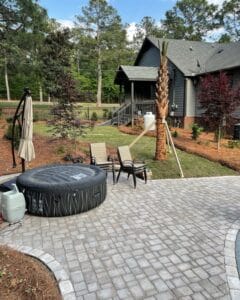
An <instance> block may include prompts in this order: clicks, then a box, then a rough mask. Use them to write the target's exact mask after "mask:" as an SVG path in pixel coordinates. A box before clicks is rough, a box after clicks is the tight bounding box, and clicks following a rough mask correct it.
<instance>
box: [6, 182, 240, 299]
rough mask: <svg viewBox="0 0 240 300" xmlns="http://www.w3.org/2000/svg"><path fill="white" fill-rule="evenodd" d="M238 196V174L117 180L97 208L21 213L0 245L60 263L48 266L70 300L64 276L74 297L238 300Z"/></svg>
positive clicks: (239, 225)
mask: <svg viewBox="0 0 240 300" xmlns="http://www.w3.org/2000/svg"><path fill="white" fill-rule="evenodd" d="M129 180H131V179H129ZM239 194H240V177H219V178H198V179H177V180H156V181H149V182H148V184H147V185H145V184H141V183H140V182H139V183H138V185H137V189H136V190H134V189H133V188H132V185H131V183H129V181H127V180H126V178H124V176H122V178H120V182H119V183H118V184H116V185H112V183H111V180H109V183H108V195H107V198H106V200H105V202H104V203H102V205H101V206H99V207H98V208H95V209H94V210H91V211H89V212H86V213H83V214H80V215H75V216H69V217H64V218H39V217H34V216H27V217H26V218H25V220H24V222H23V226H21V227H16V228H13V229H12V230H10V231H9V230H8V231H7V229H3V230H2V231H1V232H0V243H4V244H11V243H12V244H15V245H17V246H21V247H20V249H21V248H22V249H23V250H25V251H26V252H27V251H30V250H29V249H31V248H37V250H35V251H36V254H38V255H39V256H41V258H42V259H43V260H44V261H45V262H46V263H49V264H51V261H53V260H56V261H57V262H59V263H60V265H61V267H63V268H64V269H65V271H59V272H58V268H59V264H57V263H56V262H55V261H54V262H53V263H52V264H51V267H52V268H53V269H55V270H56V274H57V279H61V280H62V281H61V289H62V290H63V291H64V293H65V295H66V297H68V299H71V297H73V295H74V294H73V290H72V287H71V285H70V284H69V281H68V280H67V278H68V276H69V278H70V279H71V281H72V283H73V287H74V290H75V293H76V296H77V299H161V300H164V299H199V300H201V299H214V298H215V299H230V296H232V298H233V299H238V297H239V295H240V284H239V281H238V277H237V273H236V261H235V257H234V246H235V245H234V242H235V238H236V234H237V232H238V229H239V228H240V222H236V220H237V219H238V218H239V210H240V199H239ZM235 222H236V223H235ZM41 251H43V252H44V253H45V254H42V253H43V252H41ZM30 254H31V253H30ZM65 272H66V273H65ZM229 287H230V289H229ZM66 299H67V298H66Z"/></svg>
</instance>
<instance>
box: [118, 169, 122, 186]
mask: <svg viewBox="0 0 240 300" xmlns="http://www.w3.org/2000/svg"><path fill="white" fill-rule="evenodd" d="M121 171H122V169H121V168H120V169H119V172H118V176H117V183H118V179H119V177H120V173H121Z"/></svg>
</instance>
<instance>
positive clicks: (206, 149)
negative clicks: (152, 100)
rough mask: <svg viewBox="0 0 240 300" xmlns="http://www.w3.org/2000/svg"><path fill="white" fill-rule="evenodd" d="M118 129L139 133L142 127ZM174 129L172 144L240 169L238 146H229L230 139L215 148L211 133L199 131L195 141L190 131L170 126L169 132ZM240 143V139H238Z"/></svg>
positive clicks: (152, 132)
mask: <svg viewBox="0 0 240 300" xmlns="http://www.w3.org/2000/svg"><path fill="white" fill-rule="evenodd" d="M119 129H120V130H121V131H122V132H124V133H127V134H134V135H138V134H140V133H141V132H142V131H143V129H142V128H141V127H140V126H138V127H134V128H131V127H126V126H120V127H119ZM174 131H176V132H177V134H178V137H176V138H173V141H174V145H175V146H176V147H177V148H179V149H180V150H183V151H185V152H187V153H191V154H197V155H199V156H201V157H204V158H207V159H209V160H211V161H214V162H219V163H220V164H222V165H225V166H227V167H229V168H231V169H233V170H236V171H238V172H239V171H240V148H229V147H228V142H229V141H231V140H230V139H222V140H221V148H220V149H219V150H218V149H217V143H216V142H215V141H214V134H213V133H206V132H203V133H201V135H200V137H199V138H198V140H197V141H194V140H193V139H192V137H191V131H190V130H186V129H182V128H172V129H171V132H174ZM146 135H147V136H152V137H155V136H156V132H155V131H149V132H148V133H147V134H146ZM239 143H240V141H239Z"/></svg>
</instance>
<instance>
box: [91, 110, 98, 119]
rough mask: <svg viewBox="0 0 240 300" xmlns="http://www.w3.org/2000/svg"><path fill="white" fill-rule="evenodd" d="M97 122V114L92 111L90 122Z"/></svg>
mask: <svg viewBox="0 0 240 300" xmlns="http://www.w3.org/2000/svg"><path fill="white" fill-rule="evenodd" d="M97 120H98V116H97V113H96V112H95V111H94V112H93V113H92V116H91V121H93V122H96V121H97Z"/></svg>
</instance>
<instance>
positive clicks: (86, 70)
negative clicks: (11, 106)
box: [0, 0, 240, 105]
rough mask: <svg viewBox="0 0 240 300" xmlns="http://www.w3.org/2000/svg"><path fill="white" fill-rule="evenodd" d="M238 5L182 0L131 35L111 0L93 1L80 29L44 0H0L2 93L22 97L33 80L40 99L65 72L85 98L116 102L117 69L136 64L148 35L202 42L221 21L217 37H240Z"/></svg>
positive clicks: (79, 18)
mask: <svg viewBox="0 0 240 300" xmlns="http://www.w3.org/2000/svg"><path fill="white" fill-rule="evenodd" d="M239 5H240V3H239V0H225V1H224V3H223V6H222V7H221V8H220V7H218V6H216V5H213V4H209V3H208V2H207V0H179V1H177V2H176V4H175V5H174V6H173V7H172V9H170V10H168V11H167V12H166V14H165V16H164V17H163V18H162V20H157V19H156V20H155V19H154V18H152V17H151V16H145V17H143V18H142V20H140V22H139V23H137V24H136V32H135V35H134V37H133V40H129V38H128V35H127V30H128V25H127V24H123V22H122V20H121V17H120V16H119V14H118V12H117V10H116V9H115V8H114V7H113V6H112V5H110V4H109V2H108V1H107V0H89V1H88V2H87V4H86V6H84V7H83V8H82V11H81V12H79V15H78V16H77V17H76V23H75V26H74V28H73V29H63V27H62V26H61V25H60V24H59V23H57V22H56V21H55V20H53V19H50V18H49V16H48V14H47V11H46V10H45V9H44V8H43V7H41V5H40V4H39V2H38V1H37V0H0V40H1V42H0V98H5V99H6V98H7V99H10V98H11V99H19V98H20V96H21V94H22V89H23V88H24V87H25V86H29V87H30V88H31V90H32V94H33V98H34V99H40V100H42V99H47V98H48V95H49V94H51V95H52V96H53V95H54V93H56V89H57V88H58V83H57V82H58V79H59V78H60V77H61V76H60V74H61V73H63V74H65V75H66V74H68V75H69V76H70V75H71V76H72V77H73V78H74V79H75V81H74V82H76V89H77V92H78V97H79V99H81V100H84V99H85V100H89V99H92V100H93V101H96V100H97V103H98V104H99V105H100V104H101V102H102V101H105V102H107V101H117V99H118V96H119V89H118V87H117V86H116V85H114V82H113V80H114V77H115V72H116V70H117V68H118V66H119V65H129V64H130V65H131V64H133V62H134V58H135V57H136V53H137V52H138V51H139V49H140V47H141V45H142V41H143V39H144V38H145V36H148V35H154V36H156V37H159V38H161V37H163V38H177V39H186V40H197V41H201V40H206V39H207V38H209V36H210V35H211V32H212V31H216V32H218V29H220V28H221V31H219V32H221V34H219V36H218V37H216V38H215V41H217V40H218V39H219V38H220V42H227V41H239V34H240V19H239V18H240V13H239V9H240V6H239ZM65 77H66V76H65ZM88 95H90V97H88Z"/></svg>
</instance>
